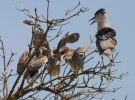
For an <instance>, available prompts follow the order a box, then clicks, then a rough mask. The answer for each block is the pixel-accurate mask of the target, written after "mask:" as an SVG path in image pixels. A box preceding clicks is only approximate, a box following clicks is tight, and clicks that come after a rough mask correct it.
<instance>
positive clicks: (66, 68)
mask: <svg viewBox="0 0 135 100" xmlns="http://www.w3.org/2000/svg"><path fill="white" fill-rule="evenodd" d="M49 4H50V1H49V0H47V14H46V15H47V16H46V17H45V16H43V15H41V16H42V17H40V16H39V15H38V14H37V8H35V10H34V11H35V13H34V14H32V13H31V11H30V9H26V8H24V6H23V4H22V3H21V9H18V8H16V9H17V10H19V11H21V12H23V13H24V14H25V15H26V16H28V17H29V18H30V20H29V19H25V20H24V21H23V23H24V24H27V25H30V26H31V27H32V36H31V40H30V43H29V45H28V50H29V54H28V55H27V56H28V57H27V60H26V62H25V66H24V67H23V69H22V71H21V72H20V73H19V75H18V74H16V73H15V74H13V72H12V70H11V71H10V72H8V70H7V69H8V66H9V65H10V63H11V62H12V61H13V59H12V57H13V56H14V55H15V54H16V53H14V52H11V57H10V58H9V60H8V62H7V63H6V59H5V58H6V57H5V50H4V44H3V41H2V38H0V42H1V44H2V46H1V48H0V49H1V51H2V54H0V56H1V57H2V58H3V63H4V65H3V66H4V67H3V68H4V71H3V73H2V74H1V76H0V82H1V83H2V86H3V87H2V88H1V89H0V92H3V96H0V99H1V100H17V99H19V100H29V99H33V100H74V99H76V100H86V99H88V100H92V99H94V100H95V99H96V98H97V99H99V100H101V99H102V98H103V96H104V93H108V92H115V91H117V90H118V89H120V88H121V87H117V88H110V87H109V86H110V85H111V83H112V82H113V80H115V79H122V78H123V77H125V76H126V75H127V74H128V73H122V74H121V75H119V76H115V73H116V72H117V70H112V64H111V63H108V65H107V68H106V70H105V69H104V68H103V67H102V66H101V63H100V62H97V64H95V66H91V65H90V62H91V60H92V59H94V57H92V54H93V53H96V52H97V51H96V50H93V51H91V50H92V49H91V48H90V50H88V51H87V50H85V51H87V52H85V51H84V50H83V48H81V47H82V46H81V45H80V47H79V48H78V49H76V52H77V53H78V52H79V53H80V52H81V51H83V53H82V56H83V60H84V64H85V66H87V67H86V68H85V70H83V71H81V72H78V73H76V72H75V71H74V70H73V69H72V67H71V66H70V65H68V64H67V63H65V61H64V60H63V59H62V58H61V59H55V56H56V55H53V53H52V49H51V48H50V47H51V46H50V42H52V41H53V40H54V39H56V38H57V37H59V35H61V34H62V27H63V26H65V27H66V25H67V24H69V22H68V21H70V19H71V18H73V17H77V16H80V15H81V14H82V13H85V12H86V11H88V10H89V9H88V8H87V7H86V8H85V7H80V6H81V4H80V2H79V3H78V4H77V5H76V6H75V7H74V8H72V9H69V10H68V11H67V12H66V13H65V15H64V17H62V18H60V19H49ZM75 9H79V10H78V12H76V13H74V14H73V15H70V13H71V12H74V10H75ZM40 23H44V24H46V25H47V28H45V29H44V28H42V26H41V25H40ZM56 26H59V29H58V30H56V29H57V28H56ZM52 30H55V31H57V32H56V33H57V34H56V36H55V37H52V38H51V39H50V38H49V40H48V38H47V37H48V36H49V32H50V31H52ZM69 31H70V30H69ZM76 31H77V30H76ZM77 34H78V35H77ZM76 36H77V37H76V38H75V41H70V40H69V39H67V40H66V39H63V40H62V39H61V41H62V42H63V41H64V45H63V44H61V41H60V42H59V44H58V46H57V47H56V48H57V49H60V48H61V47H63V46H65V44H66V43H68V42H76V41H77V40H78V39H79V36H80V35H79V33H76ZM90 41H91V43H94V42H93V40H92V39H91V38H90ZM91 43H90V44H91ZM90 44H89V46H90ZM44 47H45V51H44V49H43V48H44ZM117 54H118V53H117ZM117 54H116V55H115V56H114V57H113V58H112V59H114V60H115V58H116V57H117ZM40 55H42V56H46V57H47V58H48V62H47V63H45V66H42V67H41V72H40V73H39V74H38V75H37V76H36V78H35V79H34V80H33V81H32V82H31V83H30V84H24V83H25V79H22V78H21V77H22V76H23V73H24V71H25V70H26V69H28V66H29V63H30V62H31V60H32V59H34V58H35V57H39V56H40ZM52 57H54V58H53V59H54V60H55V61H56V62H55V63H57V61H59V66H60V75H59V76H58V77H57V76H56V77H53V78H52V79H51V80H49V79H48V77H49V75H50V71H52V70H49V71H47V70H46V69H47V65H48V63H49V61H50V62H51V59H52ZM63 62H64V63H63ZM88 62H89V64H87V63H88ZM115 63H119V62H115ZM53 68H54V69H55V66H54V67H53ZM53 71H54V70H53ZM15 75H16V76H17V77H16V80H15V82H13V86H12V87H11V88H10V90H9V87H8V84H9V82H8V80H9V78H12V77H15ZM94 80H98V81H94ZM31 86H32V87H31ZM40 92H45V93H44V95H45V96H44V97H43V96H41V95H40ZM99 96H100V97H99ZM39 97H42V98H39Z"/></svg>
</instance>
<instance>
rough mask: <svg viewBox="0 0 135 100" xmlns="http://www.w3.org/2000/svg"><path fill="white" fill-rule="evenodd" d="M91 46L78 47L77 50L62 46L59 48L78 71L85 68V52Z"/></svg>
mask: <svg viewBox="0 0 135 100" xmlns="http://www.w3.org/2000/svg"><path fill="white" fill-rule="evenodd" d="M89 48H90V46H84V47H78V48H77V49H76V50H74V49H70V48H68V47H62V48H60V50H59V53H61V55H62V58H63V59H64V60H65V62H66V63H68V64H69V65H70V66H71V67H72V68H73V69H74V70H75V71H76V72H78V71H79V70H82V71H83V68H84V59H83V58H84V57H83V53H84V52H86V51H88V50H89Z"/></svg>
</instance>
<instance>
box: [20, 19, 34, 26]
mask: <svg viewBox="0 0 135 100" xmlns="http://www.w3.org/2000/svg"><path fill="white" fill-rule="evenodd" d="M23 23H25V24H27V25H34V22H33V21H31V20H27V19H25V20H23Z"/></svg>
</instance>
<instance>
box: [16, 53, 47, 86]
mask: <svg viewBox="0 0 135 100" xmlns="http://www.w3.org/2000/svg"><path fill="white" fill-rule="evenodd" d="M28 54H29V52H28V50H27V51H25V52H24V53H23V54H22V55H21V57H20V59H19V62H18V65H17V73H18V74H20V73H21V72H22V71H23V69H24V68H25V67H26V63H27V62H28V60H29V56H28ZM47 61H48V58H47V56H44V55H39V56H38V57H34V58H32V59H31V61H30V62H29V64H28V65H27V68H26V69H25V71H24V79H26V80H27V82H28V83H29V84H30V82H29V79H31V82H32V81H33V80H34V79H35V78H36V77H37V75H38V74H39V69H40V68H41V67H42V66H43V65H44V64H46V62H47Z"/></svg>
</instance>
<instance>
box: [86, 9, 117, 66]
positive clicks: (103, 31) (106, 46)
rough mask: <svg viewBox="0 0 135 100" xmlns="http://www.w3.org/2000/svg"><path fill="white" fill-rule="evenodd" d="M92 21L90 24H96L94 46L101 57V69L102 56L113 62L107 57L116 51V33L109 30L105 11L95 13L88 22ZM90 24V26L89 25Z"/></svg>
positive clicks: (109, 26) (100, 10)
mask: <svg viewBox="0 0 135 100" xmlns="http://www.w3.org/2000/svg"><path fill="white" fill-rule="evenodd" d="M91 20H94V21H93V22H92V23H91V24H93V23H97V24H98V30H97V33H96V35H95V36H96V46H97V49H98V52H99V55H101V57H102V62H103V67H105V65H104V61H103V54H104V55H106V56H107V57H108V58H109V59H110V62H111V63H112V62H114V61H113V59H111V58H110V57H109V56H110V55H111V54H112V53H113V52H114V51H115V50H116V44H117V38H116V32H115V30H114V29H112V28H111V25H110V22H109V20H108V17H107V14H106V10H105V9H103V8H101V9H99V10H98V11H96V13H95V16H94V17H93V18H92V19H90V20H89V21H91ZM91 24H90V25H91Z"/></svg>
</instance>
